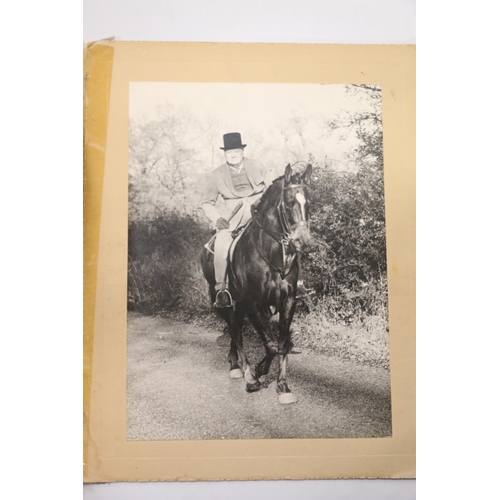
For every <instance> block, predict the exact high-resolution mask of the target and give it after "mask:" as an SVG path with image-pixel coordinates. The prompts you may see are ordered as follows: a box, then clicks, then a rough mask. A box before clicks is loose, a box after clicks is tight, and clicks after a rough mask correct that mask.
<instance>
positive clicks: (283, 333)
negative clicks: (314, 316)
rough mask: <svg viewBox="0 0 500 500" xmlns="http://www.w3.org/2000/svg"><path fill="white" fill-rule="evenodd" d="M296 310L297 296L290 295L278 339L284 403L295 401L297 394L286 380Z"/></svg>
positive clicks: (279, 390) (281, 391)
mask: <svg viewBox="0 0 500 500" xmlns="http://www.w3.org/2000/svg"><path fill="white" fill-rule="evenodd" d="M294 312H295V297H293V296H288V297H287V298H286V299H285V302H284V304H283V308H282V310H281V311H280V334H279V339H278V360H279V369H278V386H277V389H276V390H277V392H278V394H279V402H280V403H282V404H289V403H295V402H296V401H297V398H296V396H295V395H294V394H293V393H292V391H291V389H290V387H288V383H287V381H286V369H287V363H288V353H289V351H290V348H291V342H290V340H291V339H290V325H291V323H292V319H293V314H294Z"/></svg>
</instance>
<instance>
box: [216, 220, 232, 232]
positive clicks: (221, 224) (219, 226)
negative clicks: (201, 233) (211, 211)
mask: <svg viewBox="0 0 500 500" xmlns="http://www.w3.org/2000/svg"><path fill="white" fill-rule="evenodd" d="M215 227H216V228H217V229H218V230H219V231H221V230H222V229H229V222H228V221H227V220H226V219H224V217H219V218H218V219H217V222H216V223H215Z"/></svg>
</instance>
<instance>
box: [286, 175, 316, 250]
mask: <svg viewBox="0 0 500 500" xmlns="http://www.w3.org/2000/svg"><path fill="white" fill-rule="evenodd" d="M311 176H312V166H311V165H307V168H306V170H305V171H304V173H302V174H294V173H293V172H292V167H291V166H290V165H288V166H287V167H286V170H285V175H284V176H283V190H282V196H281V201H280V205H279V209H278V212H279V213H280V217H281V219H282V220H281V223H282V225H283V226H284V227H283V229H285V230H286V231H287V233H289V234H290V241H291V242H292V243H293V245H294V246H295V248H296V249H297V250H299V251H300V250H301V249H302V248H303V247H305V246H306V245H307V244H308V243H309V241H310V240H311V234H310V232H309V195H308V193H307V186H309V184H310V183H311Z"/></svg>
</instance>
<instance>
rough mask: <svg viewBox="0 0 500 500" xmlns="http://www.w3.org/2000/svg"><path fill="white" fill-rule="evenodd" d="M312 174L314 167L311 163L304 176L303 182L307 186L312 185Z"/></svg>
mask: <svg viewBox="0 0 500 500" xmlns="http://www.w3.org/2000/svg"><path fill="white" fill-rule="evenodd" d="M312 172H313V168H312V165H311V164H310V163H309V165H307V168H306V171H305V172H304V173H303V174H302V182H303V183H304V184H306V185H307V186H309V184H311V177H312Z"/></svg>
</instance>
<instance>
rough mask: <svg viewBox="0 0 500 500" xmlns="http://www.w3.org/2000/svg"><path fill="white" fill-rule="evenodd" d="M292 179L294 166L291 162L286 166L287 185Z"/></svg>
mask: <svg viewBox="0 0 500 500" xmlns="http://www.w3.org/2000/svg"><path fill="white" fill-rule="evenodd" d="M291 180H292V167H291V166H290V163H289V164H288V165H287V166H286V168H285V186H286V185H287V184H290V181H291Z"/></svg>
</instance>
